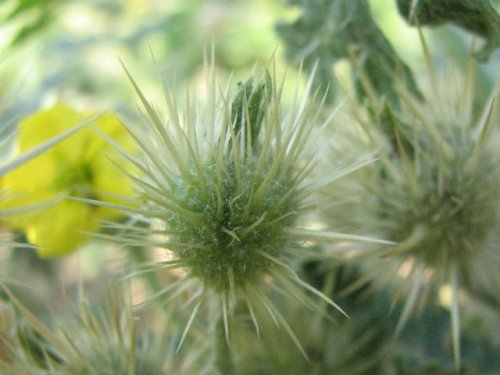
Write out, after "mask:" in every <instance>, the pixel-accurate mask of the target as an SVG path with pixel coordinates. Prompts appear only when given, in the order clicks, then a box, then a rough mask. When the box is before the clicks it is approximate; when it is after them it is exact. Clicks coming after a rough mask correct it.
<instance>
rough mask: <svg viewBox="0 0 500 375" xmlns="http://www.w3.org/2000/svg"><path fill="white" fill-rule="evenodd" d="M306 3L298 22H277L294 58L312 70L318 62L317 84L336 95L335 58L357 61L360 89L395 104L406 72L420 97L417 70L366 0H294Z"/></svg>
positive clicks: (362, 93) (360, 92)
mask: <svg viewBox="0 0 500 375" xmlns="http://www.w3.org/2000/svg"><path fill="white" fill-rule="evenodd" d="M293 4H296V5H299V6H301V7H302V8H303V13H302V15H301V16H300V17H299V18H298V19H296V20H295V21H294V22H292V23H289V24H286V23H281V24H278V25H277V32H278V34H279V35H280V37H281V38H282V39H283V40H284V42H285V44H286V55H287V58H288V60H289V61H290V62H292V63H296V64H299V63H303V64H304V67H305V69H306V70H307V71H311V70H312V68H313V66H314V64H315V63H318V70H317V76H316V82H315V83H316V86H317V87H319V88H320V89H321V90H322V91H325V90H327V89H328V88H329V92H328V98H329V99H333V95H334V92H333V90H332V83H333V82H334V77H333V64H335V63H336V62H337V61H339V60H341V59H349V60H351V62H353V63H354V65H355V68H356V69H354V71H355V76H354V81H355V85H356V90H357V94H358V96H359V97H360V98H363V97H365V96H367V95H369V94H371V95H377V96H380V95H384V96H385V97H387V99H388V100H389V102H390V103H391V104H393V105H395V106H397V105H399V98H398V95H397V93H396V90H395V88H394V83H395V79H396V78H397V76H400V77H402V81H403V82H404V83H405V84H406V86H407V87H408V89H409V90H410V92H411V93H413V94H414V95H415V96H417V97H420V94H419V91H418V89H417V86H416V83H415V80H414V78H413V75H412V73H411V71H410V69H409V68H408V66H407V65H406V64H405V63H404V62H403V61H402V60H401V59H400V58H399V56H398V55H397V53H396V52H395V50H394V49H393V47H392V46H391V44H390V43H389V41H388V40H387V39H386V38H385V36H384V35H383V33H382V31H381V30H380V29H379V27H378V26H377V24H376V23H375V21H374V20H373V18H372V15H371V12H370V8H369V6H368V3H367V1H366V0H296V1H293Z"/></svg>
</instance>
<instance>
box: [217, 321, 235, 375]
mask: <svg viewBox="0 0 500 375" xmlns="http://www.w3.org/2000/svg"><path fill="white" fill-rule="evenodd" d="M215 366H216V367H217V369H218V370H219V373H220V375H234V374H235V373H236V372H235V367H234V362H233V356H232V353H231V348H230V347H229V342H228V339H227V335H226V328H225V326H224V318H223V316H222V315H221V317H220V318H219V320H218V322H217V323H216V326H215Z"/></svg>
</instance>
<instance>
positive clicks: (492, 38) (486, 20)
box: [397, 0, 500, 61]
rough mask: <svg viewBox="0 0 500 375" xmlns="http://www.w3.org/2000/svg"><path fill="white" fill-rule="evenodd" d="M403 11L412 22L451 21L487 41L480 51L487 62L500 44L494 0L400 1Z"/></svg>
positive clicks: (479, 57)
mask: <svg viewBox="0 0 500 375" xmlns="http://www.w3.org/2000/svg"><path fill="white" fill-rule="evenodd" d="M397 4H398V8H399V12H400V13H401V15H402V16H403V17H405V18H406V19H407V20H408V21H409V22H410V24H413V25H423V26H438V25H443V24H445V23H451V24H454V25H457V26H460V27H462V28H464V29H465V30H467V31H469V32H471V33H474V34H476V35H479V36H480V37H482V38H484V39H485V40H486V43H485V45H484V46H483V48H482V49H481V50H480V51H478V52H477V53H476V58H477V60H479V61H487V60H488V59H489V58H490V56H491V54H492V53H493V52H494V51H495V50H496V49H497V48H498V47H500V15H499V14H498V12H497V10H496V9H495V7H494V5H493V4H492V3H491V1H490V0H420V1H415V0H397Z"/></svg>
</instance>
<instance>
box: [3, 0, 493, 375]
mask: <svg viewBox="0 0 500 375" xmlns="http://www.w3.org/2000/svg"><path fill="white" fill-rule="evenodd" d="M321 2H322V1H321V0H310V1H309V0H307V1H306V0H304V1H299V0H295V1H269V0H167V1H165V0H0V98H2V102H1V103H0V116H1V117H0V137H2V139H3V138H5V137H6V136H7V134H9V133H11V131H12V130H13V129H14V128H15V126H16V123H17V120H18V119H20V118H22V117H23V116H26V115H28V114H30V113H32V112H34V111H35V110H37V109H39V108H41V107H43V106H45V105H47V104H51V103H54V102H59V101H62V102H66V103H70V104H71V105H73V106H75V107H77V108H90V109H92V110H105V109H113V110H117V111H118V112H119V113H120V114H121V115H122V116H124V117H125V118H129V119H134V114H133V113H135V103H136V102H137V101H136V98H135V96H134V94H133V91H132V89H131V85H130V83H129V81H128V80H127V79H126V77H125V74H124V71H123V68H122V67H121V66H120V60H121V61H123V62H124V64H125V65H126V66H127V69H129V70H130V71H131V72H132V73H133V76H134V78H135V80H136V81H137V82H140V85H141V87H142V88H143V89H144V91H145V92H147V93H148V95H149V92H150V91H152V89H153V88H154V87H156V89H157V88H158V87H157V86H158V80H162V81H164V82H165V83H168V84H174V83H175V84H179V86H181V84H184V83H187V84H189V85H191V86H193V87H195V88H196V87H197V85H200V82H202V80H203V78H204V77H203V65H204V53H208V54H209V53H210V50H211V49H212V48H213V51H214V54H215V61H216V66H217V69H218V72H219V74H221V75H222V76H229V75H232V76H233V77H234V82H237V81H238V80H246V77H247V76H248V74H249V73H250V72H251V71H252V69H254V66H255V64H259V63H260V64H263V65H266V64H268V63H269V61H270V60H271V57H272V56H273V55H274V56H276V65H277V70H278V71H279V72H284V71H285V70H286V71H287V72H288V73H287V77H288V79H290V80H299V79H301V78H302V77H301V76H299V75H298V73H297V71H296V69H295V67H296V64H297V63H298V62H299V61H301V59H304V58H306V60H305V65H306V68H307V67H308V65H309V66H312V64H313V63H314V60H315V59H316V58H317V57H321V58H322V60H321V63H322V64H323V66H322V67H321V68H320V79H321V80H322V82H323V84H324V83H325V82H329V83H331V82H334V84H336V83H335V82H340V84H342V85H347V86H348V85H349V83H347V82H348V81H349V79H350V77H351V74H352V71H351V68H350V67H349V66H348V65H347V64H346V63H345V58H346V56H341V55H335V56H334V54H332V53H331V51H330V52H328V51H326V52H325V51H324V50H323V51H322V50H321V48H322V46H321V44H319V45H316V46H315V47H314V48H316V50H315V49H314V48H312V49H308V55H304V54H301V51H300V49H304V48H306V49H307V48H308V46H307V43H310V42H311V35H312V34H317V33H319V34H321V33H324V32H325V31H324V27H326V26H327V25H326V22H325V21H321V22H316V21H314V19H313V20H312V22H311V23H310V24H309V25H308V27H307V28H306V29H304V33H303V35H302V37H304V40H305V41H304V44H303V45H293V43H290V40H291V39H295V40H296V39H297V38H296V37H291V35H292V34H291V28H292V26H291V25H293V24H294V23H296V22H298V20H300V19H301V17H305V15H307V6H308V5H310V4H312V3H321ZM332 3H333V2H332ZM368 3H369V6H370V9H371V12H372V16H373V20H374V25H375V27H378V28H380V31H381V33H383V35H384V37H385V38H386V40H387V43H388V44H387V45H389V46H390V45H392V49H393V50H394V52H395V54H397V57H398V58H400V59H401V61H403V62H404V63H405V64H407V65H408V68H409V69H411V71H412V72H413V73H414V74H415V75H418V74H419V72H420V71H421V70H422V69H423V66H424V58H423V54H422V48H421V44H420V41H419V37H418V33H417V31H416V30H415V28H413V27H411V26H409V25H408V24H407V23H406V22H405V20H404V19H403V17H401V15H400V14H399V12H398V9H397V2H396V1H395V0H394V1H388V0H370V1H369V2H368ZM492 4H494V6H495V7H496V8H497V9H498V7H499V6H500V1H499V0H495V1H492ZM323 16H324V15H323ZM322 28H323V29H322ZM307 33H311V35H309V34H307ZM424 33H425V35H426V37H427V38H428V42H429V45H430V47H431V52H432V54H433V56H434V58H435V61H436V63H437V64H438V66H444V65H446V64H450V63H452V62H454V63H457V64H458V65H461V64H462V65H463V63H464V62H465V59H466V56H467V55H468V53H469V51H470V48H471V45H472V44H473V37H472V35H471V34H469V33H467V32H466V31H464V30H463V29H460V28H459V27H457V26H454V25H443V26H440V27H435V28H429V29H425V31H424ZM333 35H334V34H331V35H330V34H325V35H323V36H324V37H325V38H330V39H329V40H330V41H331V38H332V37H333ZM288 37H290V38H288ZM287 38H288V39H287ZM474 43H476V45H477V43H478V41H477V40H476V41H475V42H474ZM302 52H304V51H302ZM395 56H396V55H395ZM308 57H310V58H311V59H312V60H307V58H308ZM476 69H477V72H476V76H477V81H478V88H479V91H478V96H479V97H481V96H482V97H486V96H487V95H488V93H489V90H490V89H491V88H492V86H493V85H494V84H495V82H496V81H497V79H498V72H499V71H500V53H498V51H497V53H493V54H492V55H491V57H490V60H489V61H488V62H485V63H483V64H481V65H479V66H478V67H477V68H476ZM334 76H335V77H337V78H336V79H335V81H332V80H333V79H334V78H333V77H334ZM290 86H291V87H293V85H290ZM154 92H158V90H156V91H154ZM154 92H153V93H154ZM332 100H335V98H334V99H332ZM153 101H154V100H153ZM158 101H160V100H158ZM11 153H12V149H11V148H8V147H7V148H4V149H3V150H2V154H1V155H0V160H2V159H5V158H7V157H8V156H9V155H10V154H11ZM0 230H1V229H0ZM129 257H130V254H129V253H127V252H124V251H123V250H122V249H119V248H117V247H116V246H114V245H110V244H107V243H104V242H101V241H92V242H90V243H89V244H87V245H85V246H84V248H83V249H81V251H79V252H78V253H75V254H73V255H72V256H69V257H67V258H64V259H58V260H40V259H38V258H37V257H36V255H35V253H34V252H33V251H31V250H29V249H27V250H25V251H22V250H20V249H17V250H15V251H13V250H12V249H7V248H1V249H0V280H1V281H4V282H8V283H9V285H10V286H11V287H12V289H13V290H14V291H15V292H16V294H17V295H19V296H20V299H21V300H22V301H23V303H25V304H26V305H27V306H28V307H29V308H31V309H32V310H33V311H37V312H38V313H39V316H40V317H41V319H44V318H45V317H46V315H47V314H49V312H59V311H61V310H62V308H63V306H64V302H62V301H64V298H61V296H62V295H64V294H66V293H68V294H73V293H74V292H75V291H77V290H78V288H79V286H80V284H81V283H83V284H84V286H85V290H86V291H85V294H86V295H87V296H90V299H91V300H93V301H100V300H103V299H105V298H106V293H105V290H104V289H105V288H102V285H103V284H107V283H108V281H109V279H110V278H113V275H115V274H122V273H124V272H126V270H127V259H129ZM311 267H312V268H311ZM318 267H319V268H322V267H323V268H324V265H318V264H312V265H309V268H307V267H305V269H304V274H305V275H308V276H310V277H311V279H312V280H313V281H316V282H317V285H316V287H318V288H319V289H321V288H323V284H324V280H323V279H322V277H323V276H322V273H321V272H318V270H317V268H318ZM312 269H314V272H312V271H311V270H312ZM352 272H353V271H352V270H348V271H346V270H345V269H343V270H336V271H335V272H334V276H335V277H336V280H337V284H336V287H335V288H333V289H332V291H331V293H332V296H333V297H334V299H335V300H336V301H337V302H338V303H339V304H340V305H341V306H343V307H345V308H346V310H347V312H348V313H350V314H352V320H351V321H349V322H346V323H343V324H342V325H341V326H340V327H339V326H338V325H335V324H333V325H332V324H331V323H326V322H319V323H318V322H314V324H316V325H315V326H314V327H315V330H313V331H312V332H301V330H304V328H306V327H305V326H304V324H303V320H302V318H301V319H299V321H298V322H296V321H294V320H293V317H292V326H293V327H294V328H295V329H297V332H298V336H301V335H302V334H304V335H305V336H308V335H307V333H309V336H308V337H309V338H308V339H307V340H306V343H305V346H306V349H307V350H308V351H310V352H311V353H314V350H315V348H316V347H328V348H331V349H332V353H333V352H335V353H342V355H344V354H345V355H347V356H348V357H349V358H351V362H350V363H347V362H346V361H345V360H344V359H342V358H341V357H342V356H340V357H339V358H323V357H321V350H319V354H318V355H319V357H318V358H312V359H313V360H315V361H316V363H317V366H316V368H315V370H314V371H316V372H310V373H311V374H313V373H314V374H330V373H338V374H355V373H360V374H365V373H366V374H368V373H369V374H377V373H383V372H382V371H386V370H387V366H388V364H387V363H389V362H390V363H391V365H390V368H391V370H390V371H393V372H390V371H389V372H388V373H391V374H392V373H393V374H415V375H416V374H422V375H423V374H429V375H432V374H434V375H439V374H450V373H451V372H452V363H451V362H450V358H451V356H450V355H449V352H446V350H445V349H443V346H444V347H448V346H449V343H450V338H449V337H448V336H447V335H448V334H449V332H448V330H446V332H445V331H443V332H441V331H439V330H436V329H435V328H436V327H448V326H449V322H448V320H449V316H448V314H447V313H446V312H445V311H444V308H443V307H442V306H438V307H436V308H435V310H432V311H427V310H426V311H424V312H422V315H421V316H420V317H419V320H416V321H414V322H412V323H411V324H410V326H409V327H408V329H407V330H406V331H405V333H404V335H403V336H402V339H401V343H400V345H401V346H400V347H399V348H398V350H396V351H395V352H396V356H395V357H394V358H390V359H388V358H385V357H384V356H383V354H381V355H380V356H376V357H373V356H370V355H369V354H368V353H373V348H377V353H379V350H383V348H384V347H385V346H386V345H390V343H389V341H390V337H391V332H392V325H390V324H389V323H388V322H389V319H391V317H392V318H394V316H396V315H397V312H398V311H400V310H401V306H395V307H394V306H393V310H391V314H390V316H387V314H386V311H387V310H388V309H389V308H390V300H389V299H388V297H387V296H383V295H377V294H375V292H373V291H372V292H368V291H367V290H364V291H361V292H357V294H355V295H354V296H351V297H349V298H347V297H345V298H342V293H341V289H338V290H337V288H339V285H342V284H343V283H346V282H347V280H346V279H345V278H346V277H347V276H346V275H351V273H352ZM354 273H355V272H354ZM349 277H352V275H351V276H349ZM349 277H347V278H348V279H349ZM313 284H314V283H313ZM366 288H368V289H369V286H367V287H366ZM143 290H144V285H143V283H142V282H141V281H140V280H139V281H137V280H136V281H134V285H133V287H132V294H134V293H136V294H137V295H141V293H142V294H143V293H144V292H143ZM35 296H36V297H35ZM137 298H139V297H137ZM291 311H293V307H292V308H291ZM366 311H368V312H369V314H366ZM290 315H293V313H290ZM464 316H465V319H464V321H465V324H464V336H465V339H464V343H463V350H464V352H465V353H466V354H465V357H466V358H469V359H470V358H472V363H473V364H472V365H471V367H470V368H469V372H467V374H491V375H493V374H495V371H498V369H499V368H500V363H499V360H498V356H495V353H496V354H498V351H496V350H498V349H499V348H500V342H499V336H498V332H497V331H495V330H491V329H489V327H491V326H495V324H496V327H498V326H500V325H499V324H500V319H499V317H498V314H494V313H492V310H491V309H488V307H486V306H480V307H479V308H474V309H470V310H467V309H466V311H465V312H464ZM297 317H298V315H297V314H296V315H295V320H297ZM484 317H486V320H487V322H488V323H484V320H483V318H484ZM304 319H309V317H305V318H304ZM311 320H313V318H311ZM358 322H360V323H359V325H358ZM418 322H420V323H422V322H423V323H422V324H419V323H418ZM422 327H424V328H422ZM247 334H248V335H253V334H254V333H253V332H250V333H248V332H247ZM276 337H279V336H276ZM276 337H266V338H264V339H263V341H262V342H261V343H260V344H259V345H256V346H255V347H254V348H252V350H251V351H249V352H247V353H240V354H238V353H237V356H239V357H240V358H241V361H242V363H244V364H245V366H246V367H245V369H242V371H243V372H242V373H248V374H276V373H280V371H281V372H282V371H285V372H287V371H286V370H287V368H289V366H290V365H289V357H287V358H284V359H282V362H280V357H279V356H280V355H284V354H286V353H288V354H289V353H290V352H292V353H294V349H293V348H288V347H287V346H289V344H290V343H286V344H283V345H285V347H281V346H280V345H282V343H281V342H279V343H277V342H276V340H277V338H276ZM353 337H354V339H353ZM238 340H241V342H245V341H246V340H247V336H244V337H242V338H237V339H236V341H237V342H238ZM353 340H354V341H353ZM353 342H354V344H353ZM422 342H423V343H424V344H422ZM268 343H270V344H271V345H274V347H275V348H277V350H278V352H276V353H273V352H271V353H269V352H266V350H265V349H264V348H263V347H262V346H266V345H267V344H268ZM236 347H237V346H236ZM349 347H350V348H351V349H346V348H349ZM422 348H426V349H425V350H427V351H428V352H425V350H422ZM346 350H347V352H345V351H346ZM237 352H238V351H237ZM181 353H182V352H181ZM263 353H265V354H263ZM346 353H347V354H346ZM380 353H382V352H380ZM296 354H297V353H294V355H293V358H295V362H294V367H293V369H294V371H295V372H291V373H292V374H295V373H297V374H307V373H309V372H307V371H309V370H310V367H309V364H307V363H306V362H304V361H303V359H302V358H300V356H299V355H296ZM266 355H267V356H268V357H270V358H268V357H266ZM255 356H259V358H263V360H262V362H256V361H255V360H254V359H255ZM360 358H362V359H363V360H366V363H365V364H364V365H365V367H363V366H361V365H360V366H359V368H357V367H356V371H358V372H353V371H354V370H353V367H350V366H352V364H353V363H356V364H357V365H359V363H357V362H356V361H359V359H360ZM443 358H444V359H443ZM266 364H269V365H270V366H268V367H266ZM308 369H309V370H308ZM311 371H312V370H311ZM363 371H365V372H363ZM370 371H371V372H370ZM287 373H289V372H287Z"/></svg>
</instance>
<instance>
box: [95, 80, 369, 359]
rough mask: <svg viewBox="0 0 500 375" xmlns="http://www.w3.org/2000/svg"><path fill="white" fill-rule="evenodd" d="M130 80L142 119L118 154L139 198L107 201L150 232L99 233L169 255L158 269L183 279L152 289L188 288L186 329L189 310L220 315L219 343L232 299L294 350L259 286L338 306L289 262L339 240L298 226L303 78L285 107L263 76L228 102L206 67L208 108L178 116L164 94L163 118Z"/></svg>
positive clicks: (311, 120) (303, 165) (309, 112)
mask: <svg viewBox="0 0 500 375" xmlns="http://www.w3.org/2000/svg"><path fill="white" fill-rule="evenodd" d="M127 74H128V73H127ZM129 78H130V79H131V81H132V83H133V85H134V87H135V90H136V92H137V94H138V96H139V97H140V100H141V102H142V104H143V106H144V109H145V111H146V113H147V119H148V121H147V125H146V127H144V128H134V127H130V126H128V129H129V131H130V133H131V134H132V135H133V137H134V138H135V139H136V141H137V143H138V145H139V146H140V147H141V148H142V152H143V154H142V155H141V156H139V157H135V156H132V155H129V154H127V153H126V152H124V155H125V156H126V157H127V158H128V159H130V160H132V161H133V162H134V163H135V165H136V166H137V167H138V169H139V170H140V171H142V172H143V174H144V175H143V176H140V177H139V176H131V178H133V179H134V181H136V185H137V189H138V190H139V192H140V196H141V199H137V200H130V199H129V200H128V202H129V205H126V204H124V205H123V206H119V207H118V208H121V209H122V210H123V211H125V212H128V213H130V214H131V215H133V216H136V220H139V221H142V222H145V223H148V224H152V225H153V224H154V227H152V228H151V229H146V230H144V227H142V228H128V227H123V228H121V229H126V230H125V231H124V234H123V235H121V236H120V237H119V238H117V237H113V236H111V237H109V238H110V239H112V240H115V241H121V242H122V243H124V244H126V245H129V246H134V245H135V246H140V247H153V246H155V247H160V248H164V249H166V250H167V251H168V252H169V254H170V257H171V259H170V260H166V261H163V262H160V263H159V264H158V267H157V268H160V269H173V268H181V269H182V270H183V271H184V274H185V275H184V277H181V278H180V279H179V280H178V281H177V282H175V283H174V284H172V285H170V286H168V287H167V288H166V289H165V290H164V291H159V292H158V293H159V294H162V295H167V296H170V297H168V298H169V300H170V298H173V297H174V296H176V295H179V294H180V293H183V292H184V291H187V290H192V289H193V288H194V292H193V295H192V298H191V299H189V302H188V305H192V306H194V307H193V308H192V314H191V317H190V318H189V320H188V324H187V327H186V331H185V333H186V332H187V330H188V329H189V326H190V325H191V324H192V322H193V320H194V318H195V316H196V315H197V313H198V311H199V310H200V308H201V307H202V306H208V308H207V310H208V311H209V312H211V313H213V315H211V319H209V320H210V321H221V320H222V321H223V326H224V330H225V335H226V339H227V341H228V342H229V333H228V326H229V317H230V313H231V312H232V311H233V310H234V308H235V306H236V305H237V304H238V305H242V306H243V307H246V308H247V311H248V313H249V314H250V316H251V318H252V320H253V322H254V324H255V326H256V329H257V330H258V322H257V319H256V316H257V315H261V314H259V312H265V313H267V314H269V315H270V316H271V318H272V319H273V320H274V322H276V323H277V324H279V325H280V326H281V327H282V328H284V329H285V330H286V331H287V333H288V334H289V335H290V336H291V338H292V339H293V341H295V343H296V344H297V346H298V347H299V348H300V350H302V348H301V347H300V344H299V343H298V340H297V338H296V337H295V335H294V334H293V332H292V331H291V329H290V327H289V326H288V324H287V323H286V321H285V320H284V318H283V317H282V315H281V313H280V312H279V311H278V309H277V308H276V307H275V306H274V305H273V303H272V302H271V300H270V298H269V297H268V296H267V295H266V293H265V292H266V290H268V289H272V290H273V289H274V290H275V291H277V292H278V293H280V294H284V295H285V296H287V297H289V298H293V299H294V300H297V301H299V302H301V303H302V304H304V305H306V306H309V307H315V306H317V302H315V300H314V299H312V298H311V296H310V295H309V293H305V292H306V291H308V292H310V293H312V294H314V295H316V297H319V298H321V299H323V300H324V301H326V302H327V303H329V304H330V305H332V306H335V307H336V308H338V307H337V306H336V305H335V304H334V303H333V301H331V300H330V299H329V298H328V297H326V296H324V295H323V294H322V293H321V292H319V291H317V290H316V289H314V288H313V287H311V286H309V285H308V284H307V283H305V282H304V281H302V280H301V279H300V278H299V277H298V275H297V274H296V273H295V271H294V269H293V268H292V265H291V264H293V263H291V262H290V261H291V260H292V259H293V258H296V257H297V255H299V254H301V255H303V254H304V253H306V252H307V250H306V249H302V248H300V246H299V245H297V243H300V242H303V241H307V240H329V241H331V240H332V239H334V240H335V239H343V238H344V235H342V234H336V233H325V232H317V231H314V230H310V229H307V228H303V227H301V226H300V224H304V223H300V222H299V220H304V215H303V214H304V213H305V212H306V211H307V209H308V208H309V207H310V206H311V203H312V201H311V200H310V197H311V193H312V191H313V190H312V188H311V187H310V186H309V185H308V183H309V182H310V181H309V180H306V177H307V176H308V175H309V173H310V170H311V165H312V162H313V158H312V157H311V156H308V155H311V154H312V153H309V152H306V150H307V147H306V145H307V143H306V142H307V140H308V138H309V137H310V135H311V132H312V130H313V129H315V128H316V126H317V125H321V124H320V123H319V122H320V120H319V116H320V115H321V113H322V111H321V108H318V107H317V104H314V103H315V102H314V100H315V99H314V95H311V96H312V98H311V97H310V96H309V95H307V94H308V93H307V91H309V90H310V89H311V86H312V78H311V79H310V80H309V82H308V84H307V87H306V93H305V94H304V100H303V101H302V102H296V103H294V104H293V105H292V108H291V109H289V110H288V111H284V110H283V108H282V105H281V93H282V90H283V87H282V86H278V85H277V84H276V79H275V78H271V76H270V75H269V74H267V75H266V77H265V79H264V82H263V83H261V84H257V85H256V86H254V85H253V81H252V80H249V81H248V82H247V83H246V84H244V85H241V86H240V89H239V91H238V93H237V94H236V95H235V96H234V99H231V98H232V97H233V95H232V93H231V90H230V88H231V85H229V86H228V87H229V88H228V89H227V90H226V91H225V92H223V93H221V90H220V89H219V88H217V89H216V81H215V77H214V73H213V71H211V72H210V74H209V79H208V84H207V87H208V90H209V95H208V102H209V105H208V106H206V107H204V108H201V107H193V106H192V105H191V104H190V103H188V104H187V107H186V108H185V109H184V110H183V111H181V109H180V108H179V107H178V106H177V104H176V101H175V99H174V98H173V96H172V95H171V94H170V93H169V92H167V93H166V101H167V105H168V109H169V113H170V119H169V122H168V124H165V123H164V121H163V119H162V118H161V117H160V115H159V114H158V113H157V112H156V110H154V109H153V107H152V105H151V104H150V103H149V102H148V101H147V99H146V98H145V97H144V95H143V93H142V92H141V90H140V89H139V87H138V86H137V84H136V83H135V82H134V80H133V78H132V77H131V76H130V75H129ZM326 121H330V118H329V119H327V120H326ZM97 204H107V203H97ZM113 207H116V205H113ZM114 225H115V226H117V224H114ZM153 228H156V229H153ZM349 238H353V237H349ZM357 239H358V240H365V239H364V238H362V237H357ZM316 255H317V254H316ZM184 336H185V334H184V335H183V339H184ZM181 342H182V340H181ZM303 353H304V352H303Z"/></svg>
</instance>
